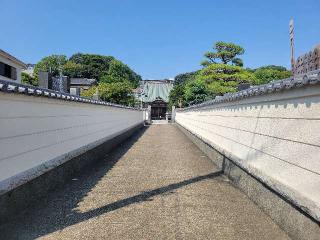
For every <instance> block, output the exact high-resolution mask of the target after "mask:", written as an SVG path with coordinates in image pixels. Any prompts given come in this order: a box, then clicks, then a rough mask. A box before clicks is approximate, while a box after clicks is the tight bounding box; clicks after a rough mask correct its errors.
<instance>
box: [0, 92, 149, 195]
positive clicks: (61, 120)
mask: <svg viewBox="0 0 320 240" xmlns="http://www.w3.org/2000/svg"><path fill="white" fill-rule="evenodd" d="M142 122H143V112H142V111H138V110H132V109H122V108H116V107H110V106H102V105H94V104H86V103H77V102H69V101H63V100H58V99H50V98H43V97H36V96H26V95H19V94H10V93H2V92H0V194H1V193H3V192H6V191H8V190H10V189H12V188H14V187H16V186H17V185H20V184H22V183H23V182H25V181H28V180H29V179H30V178H32V177H35V176H36V175H39V174H41V173H43V172H45V171H48V169H51V168H53V167H55V166H57V165H60V164H61V163H63V162H64V161H67V160H68V159H70V157H72V156H74V155H77V154H79V153H81V152H84V151H87V150H88V149H90V148H92V147H94V146H96V145H98V144H99V143H102V142H104V141H106V140H107V139H110V138H112V137H114V136H115V135H118V134H119V133H121V132H124V131H126V130H128V129H129V128H132V127H134V126H136V125H138V124H141V123H142Z"/></svg>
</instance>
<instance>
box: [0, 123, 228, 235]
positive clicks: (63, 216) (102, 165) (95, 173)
mask: <svg viewBox="0 0 320 240" xmlns="http://www.w3.org/2000/svg"><path fill="white" fill-rule="evenodd" d="M147 128H148V127H144V128H143V129H142V130H140V131H138V132H137V133H136V134H134V135H133V136H132V137H130V138H129V139H128V140H126V141H125V142H124V143H122V144H121V145H119V146H118V147H117V148H115V149H114V150H113V151H112V152H110V153H109V154H107V156H106V157H105V158H104V159H103V161H100V162H98V163H96V164H95V165H94V166H91V167H90V169H87V170H85V171H83V172H81V173H80V174H77V176H74V178H73V180H71V181H69V182H67V184H65V185H64V186H61V187H60V188H59V189H56V190H55V191H54V192H51V193H50V194H49V195H48V196H47V197H46V198H45V199H42V200H41V202H39V204H38V205H36V206H32V207H31V208H29V209H26V210H25V211H24V212H22V213H21V214H19V215H18V216H16V217H15V218H14V219H12V221H11V222H8V223H7V224H5V225H3V226H0V235H2V237H3V238H4V239H26V240H28V239H36V238H39V237H41V236H45V235H47V234H49V233H53V232H56V231H60V230H62V229H64V228H66V227H68V226H72V225H74V224H77V223H80V222H83V221H86V220H89V219H91V218H94V217H97V216H99V215H102V214H106V213H108V212H112V211H115V210H117V209H121V208H123V207H126V206H130V205H132V204H138V203H141V202H144V201H150V200H152V198H153V197H155V196H158V195H162V194H171V193H172V191H173V190H176V189H179V188H182V187H184V186H187V185H190V184H193V183H197V182H200V181H203V180H206V179H211V178H215V177H218V176H220V175H222V174H223V170H220V171H217V172H213V173H210V174H207V175H202V176H197V177H194V178H190V179H187V180H184V181H181V182H177V183H172V184H169V185H166V186H163V187H159V188H156V189H151V190H148V191H144V192H141V193H139V194H136V195H133V196H131V197H128V198H124V199H121V200H118V201H115V202H112V203H109V204H107V205H105V206H102V207H99V208H96V209H93V210H89V211H87V212H79V211H78V210H77V207H78V204H79V203H80V202H81V201H82V200H83V199H84V198H85V197H86V196H87V195H88V193H89V192H90V191H91V190H92V189H93V188H94V187H95V186H96V184H97V183H98V182H99V181H100V180H101V178H103V177H104V176H105V175H106V174H108V172H109V171H110V170H111V169H112V168H113V167H114V166H115V165H116V164H117V162H118V161H119V160H120V159H121V157H122V156H123V155H124V154H125V153H126V152H127V151H128V150H129V149H130V148H131V147H132V146H133V145H134V144H135V143H136V142H137V141H138V140H139V139H140V137H141V136H142V135H143V134H144V133H145V131H146V130H147Z"/></svg>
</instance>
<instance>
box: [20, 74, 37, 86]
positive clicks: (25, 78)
mask: <svg viewBox="0 0 320 240" xmlns="http://www.w3.org/2000/svg"><path fill="white" fill-rule="evenodd" d="M21 82H22V83H24V84H27V85H32V86H37V85H38V79H37V78H35V77H33V76H30V75H29V74H27V73H24V72H23V73H21Z"/></svg>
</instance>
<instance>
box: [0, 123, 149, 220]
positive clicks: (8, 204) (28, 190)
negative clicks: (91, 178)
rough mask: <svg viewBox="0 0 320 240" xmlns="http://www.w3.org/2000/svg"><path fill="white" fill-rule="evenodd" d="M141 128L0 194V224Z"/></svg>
mask: <svg viewBox="0 0 320 240" xmlns="http://www.w3.org/2000/svg"><path fill="white" fill-rule="evenodd" d="M142 127H143V124H139V125H137V126H135V127H133V128H131V129H129V130H128V131H126V132H123V133H120V134H119V135H117V136H115V137H114V138H112V139H109V140H108V141H106V142H104V143H102V144H101V145H99V146H97V147H95V148H93V149H91V150H89V151H87V152H85V153H83V154H80V155H79V156H77V157H74V158H72V159H70V160H69V161H67V162H65V163H63V164H62V165H60V166H58V167H56V168H54V169H52V170H50V171H48V172H46V173H44V174H42V175H40V176H39V177H36V178H34V179H32V180H30V181H29V182H27V183H25V184H23V185H21V186H19V187H17V188H15V189H13V190H11V191H9V192H6V193H5V194H3V195H1V196H0V224H2V223H4V222H6V221H8V220H9V219H10V218H11V217H12V216H13V215H15V214H17V213H19V212H20V211H23V210H24V209H26V208H28V207H29V206H32V205H34V204H36V202H37V201H39V200H40V199H41V198H43V197H44V196H45V195H46V194H47V193H48V192H50V191H52V190H54V189H55V188H57V187H58V186H61V185H63V184H64V183H65V182H66V181H68V180H70V179H72V177H73V176H75V175H76V174H77V173H79V172H80V171H82V170H84V168H86V167H88V166H90V165H92V164H94V163H95V162H97V161H99V160H101V159H103V158H104V157H105V156H106V154H107V153H108V152H110V151H111V150H112V149H114V148H115V147H117V146H118V145H119V144H120V143H121V142H123V141H124V140H126V139H127V138H129V137H130V136H132V135H133V134H134V133H135V132H137V131H138V130H139V129H141V128H142Z"/></svg>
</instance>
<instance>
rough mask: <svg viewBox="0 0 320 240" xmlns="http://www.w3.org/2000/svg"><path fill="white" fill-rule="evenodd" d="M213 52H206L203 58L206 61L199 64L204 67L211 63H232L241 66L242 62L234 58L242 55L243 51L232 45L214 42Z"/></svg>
mask: <svg viewBox="0 0 320 240" xmlns="http://www.w3.org/2000/svg"><path fill="white" fill-rule="evenodd" d="M213 49H214V50H215V52H210V51H209V52H206V53H205V54H204V56H205V57H206V59H205V60H204V61H202V62H201V64H202V65H203V66H204V67H206V66H208V65H210V64H212V63H223V64H228V63H229V62H233V63H234V65H236V66H243V62H242V60H241V59H240V58H236V57H237V56H238V55H242V54H244V49H243V48H242V47H241V46H239V45H236V44H234V43H227V42H221V41H220V42H216V43H215V44H214V46H213Z"/></svg>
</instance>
